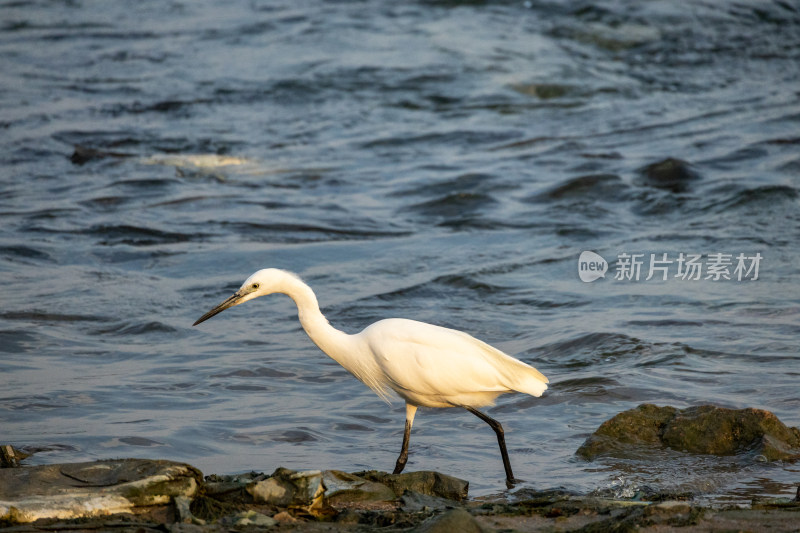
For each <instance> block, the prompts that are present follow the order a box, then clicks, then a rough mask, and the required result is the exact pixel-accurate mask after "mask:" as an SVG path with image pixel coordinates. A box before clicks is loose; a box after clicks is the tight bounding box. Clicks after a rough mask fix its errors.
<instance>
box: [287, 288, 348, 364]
mask: <svg viewBox="0 0 800 533" xmlns="http://www.w3.org/2000/svg"><path fill="white" fill-rule="evenodd" d="M277 292H281V293H283V294H285V295H287V296H288V297H289V298H291V299H292V300H294V303H295V305H297V317H298V318H299V319H300V324H301V325H302V326H303V329H304V330H305V332H306V333H307V334H308V336H309V337H310V338H311V340H312V341H314V344H316V345H317V346H318V347H319V349H320V350H322V351H323V352H325V353H326V354H327V355H328V356H329V357H330V358H331V359H333V360H334V361H336V362H337V363H339V364H340V365H342V366H343V367H345V368H346V369H347V370H350V371H351V372H352V369H351V365H350V361H351V359H352V355H354V354H353V350H352V349H351V344H352V340H351V338H352V336H351V335H348V334H347V333H345V332H343V331H339V330H338V329H336V328H334V327H333V326H331V325H330V323H328V319H326V318H325V315H323V314H322V311H320V310H319V303H318V302H317V297H316V296H315V295H314V291H312V290H311V287H309V286H308V285H306V284H305V283H303V282H302V281H301V280H300V279H298V278H295V277H287V279H286V280H285V282H284V283H283V284H282V287H281V288H280V289H278V291H277Z"/></svg>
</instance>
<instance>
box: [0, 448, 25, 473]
mask: <svg viewBox="0 0 800 533" xmlns="http://www.w3.org/2000/svg"><path fill="white" fill-rule="evenodd" d="M30 456H31V454H29V453H25V452H23V451H20V450H18V449H16V448H14V447H13V446H11V445H10V444H3V445H0V468H16V467H18V466H19V462H20V461H22V460H24V459H26V458H27V457H30Z"/></svg>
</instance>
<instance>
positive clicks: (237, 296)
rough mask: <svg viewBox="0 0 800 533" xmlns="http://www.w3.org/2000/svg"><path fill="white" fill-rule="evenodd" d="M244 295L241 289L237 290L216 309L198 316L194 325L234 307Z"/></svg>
mask: <svg viewBox="0 0 800 533" xmlns="http://www.w3.org/2000/svg"><path fill="white" fill-rule="evenodd" d="M242 296H243V295H242V294H241V293H240V292H239V291H237V292H235V293H234V294H233V296H231V297H230V298H228V299H227V300H225V301H224V302H222V303H221V304H219V305H218V306H216V307H215V308H214V309H212V310H211V311H209V312H208V313H206V314H204V315H203V316H201V317H200V318H198V319H197V322H195V323H194V324H192V326H196V325H197V324H199V323H200V322H205V321H206V320H208V319H209V318H211V317H212V316H214V315H218V314H220V313H221V312H223V311H224V310H226V309H228V308H229V307H233V306H234V305H236V304H238V303H239V300H241V299H242Z"/></svg>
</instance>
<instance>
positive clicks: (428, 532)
mask: <svg viewBox="0 0 800 533" xmlns="http://www.w3.org/2000/svg"><path fill="white" fill-rule="evenodd" d="M414 531H415V533H451V532H453V531H458V532H459V533H483V531H484V529H483V528H482V527H481V526H480V524H478V521H477V520H475V518H474V517H473V516H472V515H471V514H469V512H468V511H466V510H465V509H451V510H449V511H446V512H444V513H442V514H440V515H437V516H434V517H432V518H429V519H428V520H426V521H425V522H423V523H422V524H421V525H420V526H419V527H417V528H416V529H414Z"/></svg>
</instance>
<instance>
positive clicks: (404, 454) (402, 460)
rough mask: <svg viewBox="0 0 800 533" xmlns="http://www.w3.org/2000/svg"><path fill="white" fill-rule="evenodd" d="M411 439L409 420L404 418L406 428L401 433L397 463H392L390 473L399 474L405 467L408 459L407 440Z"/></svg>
mask: <svg viewBox="0 0 800 533" xmlns="http://www.w3.org/2000/svg"><path fill="white" fill-rule="evenodd" d="M410 439H411V422H409V421H408V420H406V430H405V432H404V433H403V448H402V449H401V450H400V457H398V458H397V463H396V464H395V465H394V472H392V474H399V473H400V472H402V471H403V468H405V467H406V461H408V441H409V440H410Z"/></svg>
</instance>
